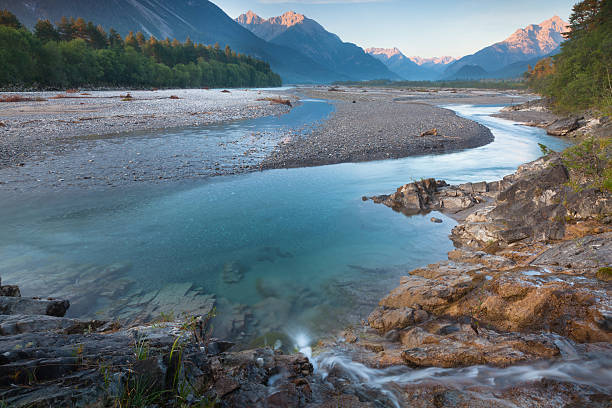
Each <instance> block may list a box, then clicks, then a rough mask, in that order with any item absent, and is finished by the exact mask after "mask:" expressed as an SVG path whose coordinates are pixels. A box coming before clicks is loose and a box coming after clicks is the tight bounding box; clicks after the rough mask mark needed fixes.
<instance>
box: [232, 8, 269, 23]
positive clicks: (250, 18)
mask: <svg viewBox="0 0 612 408" xmlns="http://www.w3.org/2000/svg"><path fill="white" fill-rule="evenodd" d="M236 21H237V22H238V23H240V24H261V23H263V22H264V21H265V20H264V19H263V18H261V17H259V16H258V15H257V14H255V13H254V12H253V11H252V10H249V11H247V12H246V13H245V14H242V15H240V16H239V17H238V18H237V19H236Z"/></svg>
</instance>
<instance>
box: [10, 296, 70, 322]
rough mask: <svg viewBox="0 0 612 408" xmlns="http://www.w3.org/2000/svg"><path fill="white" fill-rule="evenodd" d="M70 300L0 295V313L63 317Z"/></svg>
mask: <svg viewBox="0 0 612 408" xmlns="http://www.w3.org/2000/svg"><path fill="white" fill-rule="evenodd" d="M69 307H70V302H68V301H67V300H59V299H33V298H21V297H9V296H0V315H48V316H57V317H63V316H64V315H65V314H66V311H67V310H68V308H69Z"/></svg>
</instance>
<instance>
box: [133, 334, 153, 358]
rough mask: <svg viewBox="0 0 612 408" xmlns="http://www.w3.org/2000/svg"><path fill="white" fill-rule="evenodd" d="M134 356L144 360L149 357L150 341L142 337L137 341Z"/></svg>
mask: <svg viewBox="0 0 612 408" xmlns="http://www.w3.org/2000/svg"><path fill="white" fill-rule="evenodd" d="M134 356H135V357H136V360H139V361H144V360H146V359H148V358H149V342H148V341H147V340H146V339H144V338H141V339H139V340H137V341H136V344H135V345H134Z"/></svg>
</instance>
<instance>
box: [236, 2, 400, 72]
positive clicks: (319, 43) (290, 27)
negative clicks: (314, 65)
mask: <svg viewBox="0 0 612 408" xmlns="http://www.w3.org/2000/svg"><path fill="white" fill-rule="evenodd" d="M236 21H237V22H238V23H239V24H240V25H242V26H243V27H245V28H247V29H249V30H250V31H251V32H252V33H253V34H255V35H257V36H258V37H260V38H262V39H264V40H266V41H268V42H270V43H272V44H276V45H280V46H285V47H289V48H293V49H294V50H295V51H297V52H301V53H302V54H304V55H306V56H307V57H309V58H311V59H313V60H314V61H317V62H318V63H319V64H321V65H322V66H323V67H325V68H327V69H329V70H331V71H333V72H336V73H338V74H340V75H342V76H344V77H346V78H348V79H352V80H364V79H365V80H367V79H399V76H398V75H396V74H394V73H392V72H391V71H390V70H389V69H388V68H387V66H385V64H383V63H382V62H380V61H379V60H377V59H376V58H373V57H372V56H370V55H368V54H367V53H366V52H364V50H363V49H361V48H360V47H358V46H356V45H355V44H352V43H346V42H343V41H342V40H341V39H340V37H338V36H337V35H336V34H333V33H330V32H329V31H327V30H325V28H323V27H322V26H321V25H320V24H319V23H317V22H316V21H314V20H312V19H310V18H307V17H306V16H304V15H303V14H298V13H295V12H293V11H289V12H287V13H285V14H283V15H282V16H278V17H272V18H269V19H267V20H264V19H263V18H261V17H259V16H258V15H257V14H255V13H253V12H252V11H248V12H247V13H246V14H242V15H241V16H240V17H238V18H237V19H236Z"/></svg>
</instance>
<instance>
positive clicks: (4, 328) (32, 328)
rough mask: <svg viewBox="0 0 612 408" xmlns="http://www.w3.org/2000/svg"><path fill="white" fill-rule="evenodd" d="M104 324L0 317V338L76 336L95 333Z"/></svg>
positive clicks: (9, 316)
mask: <svg viewBox="0 0 612 408" xmlns="http://www.w3.org/2000/svg"><path fill="white" fill-rule="evenodd" d="M105 323H106V322H104V321H99V320H80V319H69V318H65V317H55V316H46V315H0V336H12V335H16V334H22V333H47V332H53V333H63V334H76V333H85V332H90V333H91V332H96V330H98V329H99V328H100V327H102V326H104V324H105Z"/></svg>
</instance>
